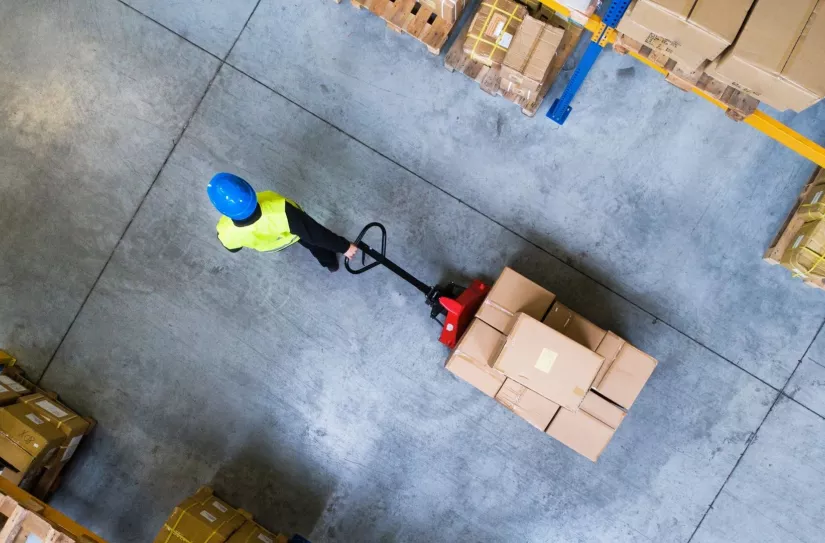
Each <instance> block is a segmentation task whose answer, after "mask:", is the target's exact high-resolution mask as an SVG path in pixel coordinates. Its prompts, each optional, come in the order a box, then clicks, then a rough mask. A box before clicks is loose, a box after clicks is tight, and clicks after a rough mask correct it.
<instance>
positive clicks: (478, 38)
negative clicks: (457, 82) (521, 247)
mask: <svg viewBox="0 0 825 543" xmlns="http://www.w3.org/2000/svg"><path fill="white" fill-rule="evenodd" d="M481 5H482V6H488V7H489V8H490V13H489V14H488V15H487V19H485V20H484V25H483V26H482V27H481V30H482V32H483V31H484V30H486V29H487V25H488V24H490V19H492V18H493V14H494V13H495V12H497V11H498V12H500V13H503V14H505V15H507V22H506V23H504V28H503V29H502V31H501V35H499V37H498V38H497V39H496V41H495V42H491V41H489V40H485V39H484V38H483V37H482V36H481V35H478V36H476V35H473V34H470V35H469V36H468V37H469V38H473V39H475V40H476V43H475V45H473V51H472V52H471V53H470V58H472V59H473V60H475V59H476V49H478V44H480V43H482V42H483V43H486V44H487V45H492V46H493V50H492V51H490V55H492V54H493V53H495V52H496V49H501V50H502V51H506V50H507V48H505V47H500V46H499V43H500V42H501V38H502V36H504V34H506V33H507V32H506V30H507V27H508V26H510V23H511V22H512V21H514V20H515V21H518V22H522V20H523V19H519V18H518V17H516V11H518V8H519V6H520V4H516V7H515V8H513V12H512V13H510V12H509V11H504V10H503V9H501V8H500V7H498V0H493V3H492V4H490V3H488V2H482V3H481ZM510 314H511V315H512V313H510Z"/></svg>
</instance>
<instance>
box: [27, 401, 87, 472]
mask: <svg viewBox="0 0 825 543" xmlns="http://www.w3.org/2000/svg"><path fill="white" fill-rule="evenodd" d="M20 402H21V403H25V404H28V405H29V407H31V408H32V409H33V410H34V412H35V413H37V415H38V416H40V417H42V418H44V419H46V420H47V421H49V422H51V423H52V424H53V425H54V426H55V427H57V428H58V429H59V430H60V431H61V432H63V434H65V436H66V441H65V443H64V444H63V445H62V446H61V447H60V451H59V452H58V455H57V456H58V460H59V461H60V462H68V461H69V460H70V459H71V457H72V456H73V455H74V453H75V451H76V450H77V447H78V445H80V441H81V440H82V439H83V436H85V435H86V434H87V433H89V431H90V430H91V428H92V423H91V422H89V421H88V420H86V419H84V418H83V417H81V416H80V415H78V414H77V413H75V412H74V411H72V410H71V409H69V408H68V407H66V406H65V405H63V404H62V403H60V402H58V401H57V400H54V399H52V398H49V397H47V396H44V395H43V394H31V395H29V396H24V397H22V398H20Z"/></svg>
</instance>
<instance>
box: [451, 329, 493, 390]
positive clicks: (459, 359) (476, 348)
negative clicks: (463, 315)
mask: <svg viewBox="0 0 825 543" xmlns="http://www.w3.org/2000/svg"><path fill="white" fill-rule="evenodd" d="M505 339H506V338H505V336H504V334H502V333H501V332H499V331H498V330H496V329H495V328H493V327H492V326H490V325H489V324H487V323H485V322H484V321H481V320H479V319H473V322H472V323H470V326H469V328H467V331H466V332H464V335H463V336H462V337H461V340H460V341H459V342H458V345H456V347H455V350H454V351H453V354H452V355H451V356H450V358H449V359H448V360H447V369H448V370H450V371H451V372H452V373H453V374H454V375H456V376H457V377H459V378H461V379H463V380H464V381H467V382H468V383H470V384H471V385H473V386H474V387H476V388H477V389H479V390H480V391H482V392H483V393H484V394H486V395H488V396H490V397H491V398H493V397H495V395H496V392H498V390H499V389H500V388H501V385H503V384H504V379H505V376H504V374H503V373H501V372H500V371H498V370H496V369H493V362H495V360H496V358H497V357H498V354H499V352H501V348H502V347H503V346H504V340H505Z"/></svg>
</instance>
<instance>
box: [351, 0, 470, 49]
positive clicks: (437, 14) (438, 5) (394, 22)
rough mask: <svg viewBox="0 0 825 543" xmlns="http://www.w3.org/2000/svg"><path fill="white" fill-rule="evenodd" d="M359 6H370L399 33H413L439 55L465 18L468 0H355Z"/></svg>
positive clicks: (371, 10)
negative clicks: (464, 13)
mask: <svg viewBox="0 0 825 543" xmlns="http://www.w3.org/2000/svg"><path fill="white" fill-rule="evenodd" d="M352 5H353V6H355V7H356V8H359V9H368V10H369V11H370V12H372V13H373V14H374V15H377V16H379V17H380V18H381V19H383V20H384V21H385V22H386V23H387V26H388V27H389V28H391V29H393V30H395V31H396V32H402V33H405V34H409V35H410V36H412V37H413V38H415V39H417V40H418V41H420V42H421V43H423V44H424V45H426V46H427V49H428V50H429V51H430V53H432V54H434V55H438V54H440V53H441V48H442V47H444V44H445V43H447V38H448V37H449V36H450V32H451V31H452V29H453V27H454V26H455V24H456V23H457V22H458V20H459V19H460V18H461V12H462V10H463V9H464V8H465V7H466V0H423V1H422V2H418V0H352Z"/></svg>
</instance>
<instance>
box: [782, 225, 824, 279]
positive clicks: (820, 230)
mask: <svg viewBox="0 0 825 543" xmlns="http://www.w3.org/2000/svg"><path fill="white" fill-rule="evenodd" d="M781 263H782V265H783V266H784V267H786V268H788V269H789V270H791V271H792V272H794V274H796V275H798V276H799V277H804V278H807V277H811V276H817V277H825V221H812V222H809V223H805V224H804V225H803V226H802V228H800V229H799V230H798V231H797V233H796V236H794V238H793V242H792V243H791V244H790V245H788V248H787V249H785V254H783V255H782V260H781Z"/></svg>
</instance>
